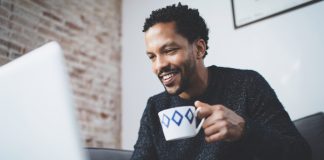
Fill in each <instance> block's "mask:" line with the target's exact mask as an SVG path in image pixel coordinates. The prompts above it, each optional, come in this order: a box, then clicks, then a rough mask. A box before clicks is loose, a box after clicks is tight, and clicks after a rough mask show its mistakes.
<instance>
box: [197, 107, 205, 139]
mask: <svg viewBox="0 0 324 160" xmlns="http://www.w3.org/2000/svg"><path fill="white" fill-rule="evenodd" d="M199 110H200V108H197V109H196V111H195V117H197V113H198V112H199ZM204 121H205V118H203V119H202V120H201V121H200V123H199V125H198V127H197V128H196V134H198V132H199V130H200V129H201V126H202V124H203V123H204Z"/></svg>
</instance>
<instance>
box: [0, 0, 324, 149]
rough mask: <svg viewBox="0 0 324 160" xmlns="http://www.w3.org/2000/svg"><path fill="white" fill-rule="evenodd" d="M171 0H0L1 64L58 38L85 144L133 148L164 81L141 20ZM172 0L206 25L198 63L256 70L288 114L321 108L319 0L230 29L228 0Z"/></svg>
mask: <svg viewBox="0 0 324 160" xmlns="http://www.w3.org/2000/svg"><path fill="white" fill-rule="evenodd" d="M178 2H179V1H174V0H163V1H151V0H136V1H134V0H123V1H120V0H92V1H90V0H55V1H54V0H0V65H3V64H6V63H8V62H10V61H12V60H14V59H15V58H18V57H19V56H21V55H23V54H24V53H27V52H28V51H30V50H32V49H34V48H36V47H38V46H40V45H42V44H44V43H45V42H48V41H51V40H56V41H58V42H59V43H60V44H61V45H62V47H63V49H64V52H65V53H64V54H65V58H66V61H67V66H68V69H69V74H70V77H71V83H72V87H73V91H74V97H75V100H76V106H77V108H76V110H77V113H78V119H79V122H80V126H81V133H82V136H83V141H84V144H85V146H86V147H104V148H119V149H130V150H132V149H133V145H134V144H135V142H136V139H137V132H138V129H139V123H140V118H141V115H142V113H143V111H144V108H145V106H146V101H147V99H148V98H149V97H150V96H152V95H155V94H157V93H159V92H162V91H163V90H164V89H163V87H162V85H161V84H160V82H159V81H158V79H157V78H156V77H155V75H154V74H153V73H152V72H151V64H150V61H149V59H148V58H147V56H146V54H145V44H144V34H143V32H142V27H143V24H144V21H145V18H147V17H148V16H149V14H150V12H151V11H152V10H154V9H157V8H161V7H164V6H166V5H170V4H174V3H178ZM180 2H181V3H182V4H188V5H189V6H190V7H191V8H197V9H199V12H200V14H201V15H202V17H204V18H205V20H206V23H207V25H208V27H209V29H210V35H209V37H210V40H209V46H210V49H209V50H208V53H209V54H208V56H207V57H206V58H205V64H206V66H209V65H217V66H225V67H233V68H242V69H253V70H256V71H258V72H259V73H261V74H262V75H263V76H264V77H265V79H266V80H267V81H268V82H269V83H270V85H271V86H272V87H273V89H274V90H275V91H276V93H277V95H278V97H279V99H280V101H281V102H282V104H283V105H284V107H285V109H286V110H287V111H288V113H289V114H290V116H291V118H292V119H293V120H295V119H298V118H301V117H304V116H306V115H309V114H312V113H316V112H319V111H324V99H323V98H322V97H323V95H324V90H323V89H324V83H323V82H324V70H323V68H324V63H322V61H323V60H324V45H323V42H324V29H323V28H324V19H323V18H321V17H322V15H324V3H323V2H319V3H314V4H312V5H308V6H305V7H302V8H299V9H296V10H293V11H290V12H287V13H284V14H280V15H278V16H275V17H272V18H269V19H266V20H262V21H259V22H256V23H253V24H251V25H247V26H244V27H241V28H238V29H235V27H234V23H233V13H232V11H233V10H232V4H231V1H230V0H218V1H213V0H201V1H195V0H183V1H180ZM44 83H46V82H44ZM17 98H19V97H17Z"/></svg>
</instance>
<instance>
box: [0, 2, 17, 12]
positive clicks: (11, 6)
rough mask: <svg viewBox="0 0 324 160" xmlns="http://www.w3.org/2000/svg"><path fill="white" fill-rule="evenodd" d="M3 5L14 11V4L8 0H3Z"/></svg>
mask: <svg viewBox="0 0 324 160" xmlns="http://www.w3.org/2000/svg"><path fill="white" fill-rule="evenodd" d="M1 6H3V7H4V8H6V9H7V10H8V11H13V10H14V4H12V3H10V2H7V1H2V2H1Z"/></svg>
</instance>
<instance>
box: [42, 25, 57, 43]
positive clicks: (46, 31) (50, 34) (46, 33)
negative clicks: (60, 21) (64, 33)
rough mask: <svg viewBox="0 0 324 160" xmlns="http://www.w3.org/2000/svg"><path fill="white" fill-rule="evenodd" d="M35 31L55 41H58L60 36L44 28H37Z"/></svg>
mask: <svg viewBox="0 0 324 160" xmlns="http://www.w3.org/2000/svg"><path fill="white" fill-rule="evenodd" d="M37 31H38V32H39V33H41V34H44V35H46V36H48V37H49V38H52V39H56V40H59V39H60V36H59V35H58V34H57V33H55V32H53V31H51V30H49V29H48V28H44V27H40V26H39V27H38V28H37Z"/></svg>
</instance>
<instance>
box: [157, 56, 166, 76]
mask: <svg viewBox="0 0 324 160" xmlns="http://www.w3.org/2000/svg"><path fill="white" fill-rule="evenodd" d="M154 66H155V70H156V71H157V73H159V72H160V71H161V70H162V69H163V68H165V67H166V66H168V61H167V59H166V58H165V57H164V56H157V57H156V61H155V65H154Z"/></svg>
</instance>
